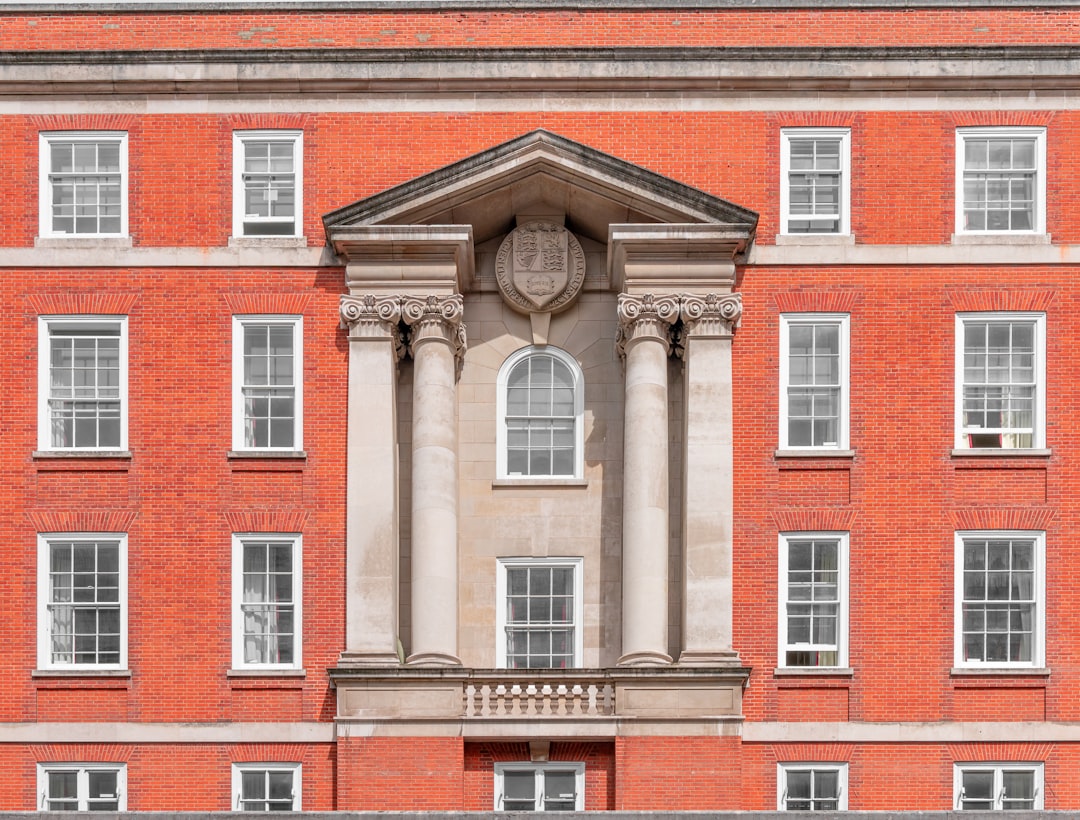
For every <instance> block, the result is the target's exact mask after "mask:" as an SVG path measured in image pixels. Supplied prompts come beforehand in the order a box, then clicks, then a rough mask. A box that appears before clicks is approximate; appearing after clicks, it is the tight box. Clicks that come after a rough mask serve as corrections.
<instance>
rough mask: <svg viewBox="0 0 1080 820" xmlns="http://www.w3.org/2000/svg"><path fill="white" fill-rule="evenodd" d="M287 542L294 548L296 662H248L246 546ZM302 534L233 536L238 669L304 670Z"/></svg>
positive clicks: (235, 661) (235, 665)
mask: <svg viewBox="0 0 1080 820" xmlns="http://www.w3.org/2000/svg"><path fill="white" fill-rule="evenodd" d="M265 542H278V543H280V542H287V543H288V544H289V545H290V546H291V548H292V568H293V569H292V606H293V659H292V661H291V662H289V663H248V662H247V661H245V660H244V610H243V604H244V545H245V544H246V543H265ZM301 542H302V537H301V535H300V534H299V533H233V537H232V633H233V641H232V644H233V649H232V664H233V668H234V669H251V670H259V669H263V670H267V671H273V670H275V669H301V668H302V667H303V659H302V648H303V640H302V636H303V588H304V582H303V549H302V546H301Z"/></svg>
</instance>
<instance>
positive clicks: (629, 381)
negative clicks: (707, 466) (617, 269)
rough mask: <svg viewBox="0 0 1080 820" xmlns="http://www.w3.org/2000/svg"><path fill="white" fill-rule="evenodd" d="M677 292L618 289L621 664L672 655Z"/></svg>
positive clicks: (658, 661) (668, 658)
mask: <svg viewBox="0 0 1080 820" xmlns="http://www.w3.org/2000/svg"><path fill="white" fill-rule="evenodd" d="M678 305H679V301H678V298H677V297H659V298H654V297H652V296H629V295H627V294H620V295H619V306H618V311H619V322H620V335H619V348H620V352H621V353H622V354H623V356H624V357H625V366H626V388H625V390H626V396H625V424H624V430H623V553H622V589H623V601H622V607H623V608H622V655H621V657H620V658H619V664H620V665H646V664H664V663H671V656H670V655H668V653H667V649H668V542H669V526H670V518H669V510H668V498H669V492H670V490H669V486H668V432H669V431H668V379H667V369H668V354H669V352H670V349H671V341H670V338H671V324H672V323H673V322H674V321H675V320H676V319H678V315H679V307H678Z"/></svg>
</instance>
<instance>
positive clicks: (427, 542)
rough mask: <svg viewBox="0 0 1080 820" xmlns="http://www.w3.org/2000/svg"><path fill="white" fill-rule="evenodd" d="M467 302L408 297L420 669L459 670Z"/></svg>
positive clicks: (414, 658)
mask: <svg viewBox="0 0 1080 820" xmlns="http://www.w3.org/2000/svg"><path fill="white" fill-rule="evenodd" d="M462 309H463V305H462V297H461V295H460V294H454V295H452V296H442V297H440V296H428V297H426V298H422V297H415V296H406V297H404V298H403V299H402V318H403V319H404V321H405V322H406V324H408V325H409V326H410V327H411V328H412V332H411V337H410V343H409V347H410V352H411V353H412V358H413V406H412V542H411V543H412V653H411V654H410V655H409V659H408V662H409V663H410V664H417V665H436V666H460V665H461V661H460V660H459V659H458V656H457V639H458V553H457V532H458V522H457V482H458V474H457V473H458V469H457V401H456V391H455V383H456V381H457V364H458V361H459V360H460V357H461V356H462V354H463V352H464V348H465V328H464V326H463V325H462V324H461V315H462Z"/></svg>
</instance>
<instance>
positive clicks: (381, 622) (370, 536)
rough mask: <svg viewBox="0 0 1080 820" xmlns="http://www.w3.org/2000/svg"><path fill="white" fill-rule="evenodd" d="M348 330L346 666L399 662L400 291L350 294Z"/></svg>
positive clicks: (344, 304)
mask: <svg viewBox="0 0 1080 820" xmlns="http://www.w3.org/2000/svg"><path fill="white" fill-rule="evenodd" d="M340 307H341V320H342V324H344V325H345V326H346V327H348V329H349V400H348V428H347V436H348V437H347V440H346V463H347V467H346V479H345V575H346V596H345V602H346V618H345V651H344V652H342V655H341V661H340V662H341V664H342V665H345V666H350V665H353V666H355V665H361V666H364V665H371V666H386V665H388V664H396V663H397V662H398V654H397V642H398V517H399V514H398V493H397V487H398V482H397V470H398V446H397V395H396V385H397V361H398V358H399V356H400V353H401V336H400V333H399V331H398V321H399V319H400V315H401V311H400V299H399V298H398V297H396V296H395V297H377V296H370V295H368V296H343V297H342V298H341V306H340Z"/></svg>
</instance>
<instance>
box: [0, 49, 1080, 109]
mask: <svg viewBox="0 0 1080 820" xmlns="http://www.w3.org/2000/svg"><path fill="white" fill-rule="evenodd" d="M403 87H407V89H408V90H409V91H410V92H411V93H419V92H427V93H440V94H445V93H455V92H460V91H477V92H483V91H492V92H505V91H508V90H541V91H547V92H552V91H562V92H596V91H604V90H620V91H633V90H654V91H661V90H683V91H687V90H693V91H701V92H709V91H712V92H727V91H784V90H786V91H790V90H814V89H819V90H831V91H837V92H851V93H855V92H858V93H866V92H870V91H900V90H932V91H950V90H958V91H961V90H962V91H970V90H978V89H997V90H1007V89H1024V90H1029V89H1055V90H1061V89H1076V88H1080V46H1038V45H1031V46H989V47H974V46H948V47H936V46H934V47H931V46H917V47H865V48H858V47H833V48H816V47H815V48H767V47H733V48H723V47H715V48H714V47H686V48H672V47H658V48H638V47H633V48H478V49H463V48H450V49H443V48H431V49H423V48H408V49H277V50H275V49H244V50H239V49H237V50H179V51H157V50H146V51H109V52H103V51H64V52H54V51H6V52H0V96H26V97H34V98H41V97H43V96H49V95H71V94H78V95H91V96H109V95H113V94H135V95H138V96H140V97H155V96H163V95H168V96H174V95H184V94H233V95H241V96H243V95H259V96H265V95H266V94H280V95H312V94H313V95H317V94H350V93H351V94H365V93H370V94H385V93H388V92H397V91H400V90H401V89H402V88H403Z"/></svg>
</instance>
